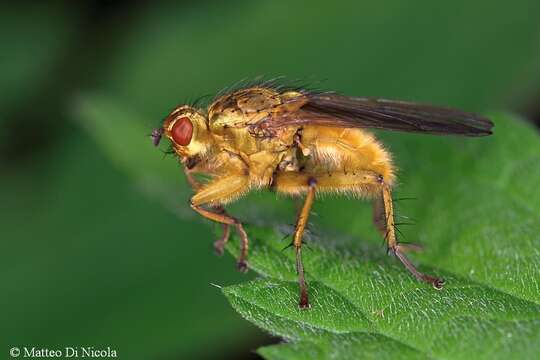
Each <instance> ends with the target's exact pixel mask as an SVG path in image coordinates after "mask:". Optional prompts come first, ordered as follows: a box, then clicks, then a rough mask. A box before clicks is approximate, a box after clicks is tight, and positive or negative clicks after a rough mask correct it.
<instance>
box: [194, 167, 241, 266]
mask: <svg viewBox="0 0 540 360" xmlns="http://www.w3.org/2000/svg"><path fill="white" fill-rule="evenodd" d="M248 187H249V177H248V176H247V175H246V174H235V175H231V176H225V177H222V178H219V179H216V180H214V181H213V182H211V183H210V184H208V185H205V186H204V187H202V188H200V189H199V191H198V192H197V193H196V194H195V195H194V196H193V197H192V198H191V200H190V206H191V208H192V209H193V210H195V211H196V212H198V213H199V214H201V215H202V216H203V217H205V218H207V219H210V220H213V221H216V222H219V223H222V224H224V226H227V228H226V229H225V231H224V236H226V237H228V226H229V225H234V226H235V227H236V230H237V231H238V234H239V235H240V242H241V246H240V256H239V257H238V262H237V266H238V269H239V270H240V271H242V272H246V271H247V263H246V258H247V254H248V246H249V242H248V237H247V234H246V231H245V230H244V227H243V226H242V223H241V222H240V221H239V220H238V219H236V218H235V217H232V216H230V215H228V214H227V213H226V212H225V210H224V209H223V208H222V207H221V206H222V204H223V203H226V202H229V201H232V200H234V199H237V198H238V197H240V196H242V195H243V194H245V193H246V192H247V191H248ZM203 205H209V206H210V207H211V209H205V208H204V207H203ZM222 239H224V238H222ZM222 239H220V240H218V242H217V243H218V245H217V246H224V245H225V241H223V243H222V244H219V242H220V241H221V240H222Z"/></svg>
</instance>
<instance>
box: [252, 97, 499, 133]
mask: <svg viewBox="0 0 540 360" xmlns="http://www.w3.org/2000/svg"><path fill="white" fill-rule="evenodd" d="M306 100H307V101H306ZM298 101H302V102H303V103H304V104H303V105H302V106H301V107H300V108H299V109H297V110H295V111H290V112H287V111H285V112H279V113H275V114H274V115H273V116H272V118H270V119H268V120H267V121H264V124H261V125H262V126H263V127H264V128H266V129H271V128H280V127H285V126H290V125H303V124H305V125H308V124H309V125H320V126H330V127H351V128H376V129H386V130H396V131H406V132H421V133H430V134H454V135H464V136H485V135H490V134H491V133H492V132H491V129H492V127H493V123H492V122H491V121H490V120H489V119H487V118H485V117H482V116H480V115H476V114H473V113H468V112H464V111H459V110H454V109H448V108H442V107H435V106H430V105H421V104H415V103H410V102H404V101H392V100H385V99H371V98H356V97H346V96H341V95H335V94H303V95H302V96H301V97H299V99H298ZM289 102H294V100H293V99H291V100H290V101H289Z"/></svg>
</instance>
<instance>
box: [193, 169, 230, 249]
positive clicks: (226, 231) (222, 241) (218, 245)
mask: <svg viewBox="0 0 540 360" xmlns="http://www.w3.org/2000/svg"><path fill="white" fill-rule="evenodd" d="M184 173H185V174H186V179H187V181H188V183H189V185H191V188H192V189H193V191H199V190H200V189H201V188H202V184H201V183H200V182H198V181H197V179H195V178H194V177H193V174H192V172H191V171H190V170H189V169H188V168H187V167H184ZM213 208H214V209H215V210H216V211H217V212H219V213H222V214H225V208H224V207H223V206H221V205H217V206H214V207H213ZM222 227H223V233H222V235H221V237H220V238H219V239H218V240H216V241H214V251H215V252H216V254H217V255H219V256H221V255H223V250H224V249H225V245H227V242H228V241H229V237H230V235H231V228H230V225H229V224H222Z"/></svg>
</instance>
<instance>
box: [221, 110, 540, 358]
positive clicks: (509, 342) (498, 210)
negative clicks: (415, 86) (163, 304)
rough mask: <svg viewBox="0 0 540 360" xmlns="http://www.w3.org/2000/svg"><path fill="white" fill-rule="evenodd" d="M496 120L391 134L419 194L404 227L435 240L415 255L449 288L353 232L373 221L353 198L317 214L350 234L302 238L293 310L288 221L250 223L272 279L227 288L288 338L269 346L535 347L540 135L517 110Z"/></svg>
mask: <svg viewBox="0 0 540 360" xmlns="http://www.w3.org/2000/svg"><path fill="white" fill-rule="evenodd" d="M493 118H494V119H495V122H496V128H495V129H496V135H495V136H493V137H491V138H486V139H442V138H436V137H417V136H408V135H401V134H400V135H395V134H392V136H389V137H387V138H388V139H387V140H388V143H389V144H393V141H392V140H396V145H398V146H396V147H395V148H396V150H400V151H397V153H398V154H400V156H398V157H399V158H400V160H403V161H402V162H400V163H399V164H402V165H401V166H402V168H403V171H402V174H401V175H402V176H401V177H400V180H401V181H402V186H401V187H400V188H399V190H398V193H401V192H405V193H407V194H415V195H417V196H418V198H419V199H420V200H417V201H416V202H415V203H414V204H410V205H409V206H407V211H406V212H407V215H410V214H412V216H413V217H414V218H416V219H418V220H419V222H420V224H419V226H415V227H414V228H413V229H412V230H408V231H404V233H405V237H406V238H407V239H409V238H410V239H414V241H415V242H417V241H418V242H420V243H423V244H424V245H425V246H426V247H427V249H426V252H425V253H424V254H422V255H419V256H417V257H416V258H417V260H418V262H419V263H420V264H422V265H423V266H421V269H423V270H424V271H426V272H429V273H434V274H437V275H440V276H443V277H444V278H445V279H446V281H447V285H446V286H445V288H444V289H443V290H442V291H436V290H434V289H432V288H431V287H429V286H428V285H424V284H421V283H418V282H417V281H416V280H414V279H413V278H412V277H411V276H410V275H409V274H408V273H407V272H406V271H405V269H404V268H403V267H402V266H401V265H400V264H399V263H398V262H397V260H395V259H393V258H389V257H386V256H384V255H383V254H384V252H385V251H384V247H382V246H379V245H377V244H376V243H375V242H366V241H365V240H363V239H362V233H361V230H359V229H360V228H362V227H365V228H367V227H371V226H370V224H369V222H370V219H369V216H364V218H360V217H357V215H356V213H358V212H357V211H354V210H353V209H354V208H355V207H357V206H359V205H358V204H357V201H352V200H349V201H347V202H348V203H350V204H353V205H352V206H351V207H348V206H347V204H346V203H345V202H341V201H338V202H334V203H333V204H331V205H328V204H325V206H323V207H320V208H319V209H318V212H319V217H318V219H317V220H315V221H317V222H322V223H324V224H325V225H326V226H328V227H330V226H331V223H332V222H334V221H339V219H338V218H339V217H341V218H345V221H344V222H343V221H342V223H343V224H342V225H341V226H340V229H339V232H340V233H341V234H342V235H336V234H337V231H334V232H333V234H334V235H333V236H329V235H328V233H326V234H324V233H323V234H320V235H319V237H316V238H314V239H313V240H312V241H310V242H308V246H309V248H308V249H309V250H307V251H305V252H304V262H305V268H306V271H307V280H308V283H309V287H310V297H311V304H312V308H311V309H310V310H307V311H305V310H304V311H303V310H299V309H298V307H297V300H298V287H297V285H296V274H295V270H294V254H293V252H292V251H287V250H284V251H283V250H282V249H283V247H284V246H285V245H287V243H286V242H284V241H283V231H280V229H272V228H256V227H250V228H249V230H248V234H249V235H250V237H251V239H252V241H253V243H254V244H253V246H252V252H251V254H250V261H249V262H250V266H251V267H252V268H253V269H255V271H257V272H258V273H260V274H262V275H264V279H260V280H255V281H251V282H250V283H247V284H241V285H235V286H230V287H227V288H225V289H224V290H223V292H224V294H225V295H226V296H227V298H228V299H229V301H230V302H231V304H232V305H233V306H234V307H235V308H236V309H237V310H238V311H239V312H240V313H241V314H242V316H244V317H245V318H246V319H248V320H249V321H252V322H254V323H255V324H257V325H258V326H260V327H261V328H263V329H265V330H267V331H269V332H271V333H273V334H276V335H279V336H282V337H283V338H284V339H285V340H286V341H287V344H284V345H277V346H271V347H266V348H262V349H260V350H259V352H260V353H261V354H262V355H264V356H265V357H267V358H269V359H297V358H298V359H299V358H305V357H306V356H307V354H311V355H313V356H315V357H316V358H339V359H343V358H351V359H355V358H364V357H368V358H370V357H373V358H380V357H388V358H390V357H392V358H394V357H396V356H398V357H400V358H416V357H422V358H452V359H467V358H471V357H473V356H474V357H475V358H485V359H492V358H500V359H506V358H520V359H527V358H532V357H534V354H537V353H538V352H539V351H540V262H539V261H538V259H539V255H540V252H539V250H538V249H539V248H540V235H538V234H540V221H539V220H540V196H539V194H538V192H537V191H535V190H534V186H535V184H538V183H539V182H540V153H539V152H538V148H539V146H540V139H539V138H538V135H537V134H536V133H535V131H534V130H532V129H530V128H529V127H528V126H526V125H525V124H523V123H521V122H520V121H518V120H517V119H512V117H510V116H508V115H494V116H493ZM398 138H399V139H398ZM397 141H399V143H397ZM392 147H393V146H392ZM405 149H407V151H404V150H405ZM401 151H403V152H401ZM337 204H339V206H340V209H341V211H339V210H337V209H338V208H337V207H336V205H337ZM331 209H333V210H334V211H329V210H331ZM316 212H317V211H316ZM363 215H366V214H363ZM347 222H348V223H349V224H350V223H352V222H354V223H356V222H358V223H360V224H361V226H357V224H354V225H349V226H347V225H345V224H346V223H347ZM351 236H355V237H356V239H354V241H351ZM362 241H363V243H362ZM229 250H230V251H231V252H232V253H233V254H235V255H236V254H237V249H236V247H235V246H233V245H230V246H229ZM366 344H369V345H368V346H366Z"/></svg>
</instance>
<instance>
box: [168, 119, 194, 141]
mask: <svg viewBox="0 0 540 360" xmlns="http://www.w3.org/2000/svg"><path fill="white" fill-rule="evenodd" d="M171 136H172V138H173V140H174V142H175V143H177V144H178V145H181V146H187V145H189V143H190V142H191V137H192V136H193V124H192V123H191V121H190V120H189V118H187V117H182V118H180V119H178V120H176V122H175V123H174V125H173V127H172V129H171Z"/></svg>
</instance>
